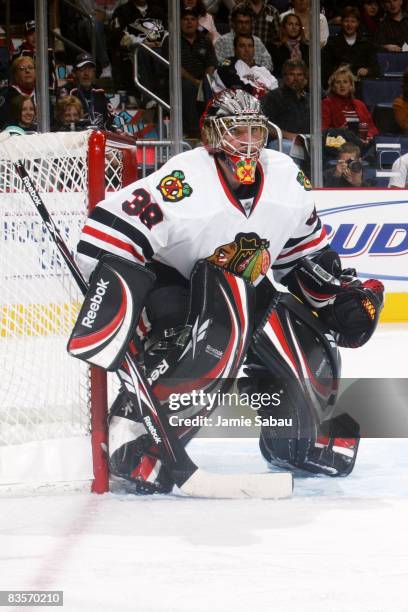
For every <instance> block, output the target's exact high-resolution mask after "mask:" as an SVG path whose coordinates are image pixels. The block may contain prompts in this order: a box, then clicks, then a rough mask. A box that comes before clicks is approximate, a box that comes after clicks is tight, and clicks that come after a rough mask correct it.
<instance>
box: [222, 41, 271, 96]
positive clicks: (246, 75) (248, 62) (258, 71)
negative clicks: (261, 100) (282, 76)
mask: <svg viewBox="0 0 408 612" xmlns="http://www.w3.org/2000/svg"><path fill="white" fill-rule="evenodd" d="M234 50H235V55H234V57H231V58H230V59H228V60H225V62H224V64H223V65H222V66H221V67H220V68H218V69H217V70H216V71H215V73H214V81H213V85H212V87H213V90H214V91H215V92H216V93H218V92H219V91H222V90H223V89H229V88H232V87H236V88H238V89H245V90H246V91H248V92H249V93H251V94H252V95H255V96H257V97H262V96H263V95H265V93H266V92H268V91H271V90H272V89H276V88H277V87H278V81H277V80H276V78H275V77H274V76H273V74H271V73H270V72H269V70H267V69H266V68H265V66H257V65H256V64H255V43H254V37H253V36H252V34H240V35H238V36H236V37H235V38H234Z"/></svg>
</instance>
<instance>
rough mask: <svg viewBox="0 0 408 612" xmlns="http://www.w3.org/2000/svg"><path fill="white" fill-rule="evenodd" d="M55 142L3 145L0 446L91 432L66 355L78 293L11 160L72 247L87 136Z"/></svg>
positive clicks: (82, 373) (15, 140)
mask: <svg viewBox="0 0 408 612" xmlns="http://www.w3.org/2000/svg"><path fill="white" fill-rule="evenodd" d="M58 136H59V135H55V134H52V135H51V134H45V135H34V136H13V137H11V138H10V139H9V140H7V141H4V142H2V143H0V224H1V230H0V278H1V281H0V282H1V288H2V289H1V297H0V317H1V318H0V359H1V363H2V375H1V379H0V445H10V444H17V443H22V442H28V441H33V440H43V439H49V438H54V437H58V438H59V437H70V436H73V435H78V434H86V433H87V432H88V431H89V384H88V370H87V367H86V366H85V365H84V364H82V363H81V362H79V361H76V360H74V359H72V358H70V357H69V356H68V355H67V353H66V350H65V345H66V341H67V338H68V335H69V333H70V329H71V328H72V324H73V321H74V319H75V314H76V313H77V312H78V306H79V303H80V296H79V294H78V291H77V289H76V286H75V284H74V282H73V281H72V278H71V275H70V273H69V271H68V269H67V268H66V266H65V264H64V262H63V261H62V259H61V256H60V255H59V254H58V252H57V250H56V248H55V246H54V244H53V242H52V240H51V239H50V237H49V234H48V232H47V230H46V229H45V227H44V226H43V222H42V219H41V218H40V216H39V215H38V213H37V211H36V210H35V208H34V206H33V204H32V202H31V200H30V198H29V196H28V195H27V194H26V193H25V191H24V188H23V186H22V183H21V180H20V178H19V177H18V175H17V174H16V172H15V170H14V167H13V163H12V161H10V155H11V156H12V157H13V155H14V154H17V155H18V157H19V159H21V160H23V161H24V165H25V168H26V170H27V172H28V173H29V175H30V177H31V179H32V180H33V182H34V185H35V187H36V189H37V191H38V192H39V193H40V195H41V197H42V199H43V201H44V203H45V205H46V207H47V209H48V211H49V213H50V214H51V216H52V217H53V219H54V220H55V222H56V224H57V225H58V227H59V228H60V231H61V233H62V235H63V237H64V239H65V240H66V242H67V244H68V245H69V247H70V248H71V250H73V249H74V247H75V245H76V243H77V241H78V236H79V232H80V229H81V226H82V225H83V221H84V218H85V215H86V211H87V200H88V195H87V192H88V189H87V143H88V135H87V134H86V133H82V134H68V135H64V136H65V138H59V137H58ZM66 136H68V138H66Z"/></svg>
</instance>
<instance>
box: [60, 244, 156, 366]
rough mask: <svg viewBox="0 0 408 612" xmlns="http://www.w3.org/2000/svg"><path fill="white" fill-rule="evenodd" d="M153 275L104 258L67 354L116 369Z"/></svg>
mask: <svg viewBox="0 0 408 612" xmlns="http://www.w3.org/2000/svg"><path fill="white" fill-rule="evenodd" d="M154 280H155V276H154V274H153V273H152V272H150V271H148V270H146V268H144V267H143V266H140V265H139V264H135V263H132V262H130V261H128V260H126V259H123V258H121V257H116V256H115V255H105V256H104V257H102V259H101V261H100V262H99V264H98V265H97V267H96V268H95V271H94V273H93V275H92V278H91V283H90V285H89V289H88V291H87V294H86V296H85V299H84V303H83V304H82V308H81V310H80V313H79V316H78V319H77V321H76V323H75V327H74V329H73V331H72V334H71V337H70V339H69V341H68V352H69V353H70V354H71V355H72V356H74V357H77V358H78V359H82V360H84V361H87V362H88V363H92V364H94V365H97V366H100V367H101V368H103V369H105V370H116V369H117V368H118V366H119V364H120V363H121V362H122V360H123V357H124V355H125V352H126V350H127V348H128V344H129V341H130V339H131V338H132V336H133V334H134V331H135V328H136V324H137V321H138V320H139V317H140V313H141V310H142V308H143V306H144V303H145V300H146V296H147V294H148V293H149V291H150V289H151V288H152V286H153V283H154Z"/></svg>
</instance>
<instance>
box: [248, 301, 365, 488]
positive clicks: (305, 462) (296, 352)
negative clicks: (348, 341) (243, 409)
mask: <svg viewBox="0 0 408 612" xmlns="http://www.w3.org/2000/svg"><path fill="white" fill-rule="evenodd" d="M251 348H252V349H253V351H254V352H255V353H256V356H257V359H258V362H260V364H262V366H263V368H264V370H263V372H262V374H260V371H259V365H258V369H256V368H255V370H254V372H256V371H257V373H258V382H257V379H256V378H255V379H254V382H255V383H256V384H258V385H259V380H260V381H261V385H263V387H262V390H263V391H264V390H265V385H268V384H269V387H271V386H272V387H273V388H272V391H273V392H276V391H278V392H279V393H280V396H281V404H280V406H278V407H274V408H273V416H274V417H275V418H276V419H282V418H283V419H285V420H286V422H288V421H287V419H291V426H290V427H287V428H285V429H284V430H282V428H279V427H273V426H270V425H265V426H264V425H262V427H261V435H260V450H261V453H262V455H263V456H264V457H265V459H266V460H267V461H268V462H270V463H275V464H278V465H285V466H288V465H289V466H292V467H296V468H298V469H302V470H307V471H310V472H314V473H320V474H327V475H330V476H337V475H345V474H347V473H350V471H351V469H352V467H353V465H354V461H355V456H356V453H357V446H358V444H350V447H349V448H347V452H341V453H338V452H337V451H338V449H339V448H340V450H341V451H343V448H344V447H342V446H341V445H340V443H339V442H337V444H334V442H333V437H332V436H331V435H330V434H331V431H330V432H329V435H328V436H326V438H325V440H324V443H323V437H324V436H323V435H322V424H326V426H327V423H330V418H331V415H332V413H333V409H334V404H335V400H336V396H337V380H338V378H339V376H340V357H339V353H338V349H337V346H336V343H335V341H334V339H333V337H332V335H331V334H330V333H329V332H328V330H327V329H326V328H325V326H324V325H323V324H322V323H321V322H320V321H319V320H318V318H317V317H315V316H314V315H313V314H312V313H311V312H310V311H309V310H308V309H307V308H306V307H305V306H304V305H303V304H301V303H300V302H299V301H298V300H296V298H294V297H293V296H292V295H290V294H278V295H277V296H275V298H274V300H273V302H272V304H271V306H270V308H269V309H268V311H267V314H266V316H265V317H264V319H263V321H262V322H261V324H260V325H259V327H258V329H257V330H256V332H255V334H254V340H253V343H252V345H251ZM249 369H251V368H249ZM269 392H271V391H269ZM261 416H262V417H263V416H267V414H262V415H261Z"/></svg>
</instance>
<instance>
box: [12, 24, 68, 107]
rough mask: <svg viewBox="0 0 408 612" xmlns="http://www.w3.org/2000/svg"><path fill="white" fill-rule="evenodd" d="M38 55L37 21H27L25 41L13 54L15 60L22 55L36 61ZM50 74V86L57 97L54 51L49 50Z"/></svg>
mask: <svg viewBox="0 0 408 612" xmlns="http://www.w3.org/2000/svg"><path fill="white" fill-rule="evenodd" d="M35 53H36V27H35V21H26V22H25V24H24V40H23V42H22V43H21V45H20V46H19V47H17V49H16V50H15V52H14V53H13V59H16V58H17V57H20V56H22V55H24V56H28V57H32V58H33V60H34V61H35ZM48 72H49V86H50V90H52V93H53V94H54V95H55V93H56V87H57V82H58V79H57V69H56V64H55V57H54V51H53V50H52V49H51V48H49V49H48Z"/></svg>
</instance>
